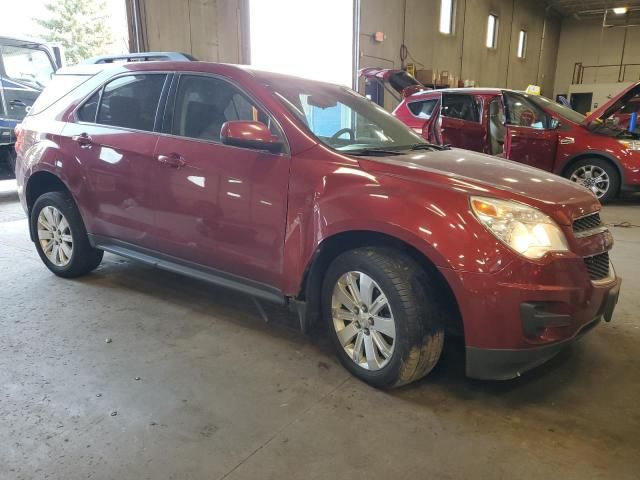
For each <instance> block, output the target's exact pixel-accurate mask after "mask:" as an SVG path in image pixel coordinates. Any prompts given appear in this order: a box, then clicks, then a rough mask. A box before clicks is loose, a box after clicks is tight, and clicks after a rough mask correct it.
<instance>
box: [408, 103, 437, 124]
mask: <svg viewBox="0 0 640 480" xmlns="http://www.w3.org/2000/svg"><path fill="white" fill-rule="evenodd" d="M437 103H438V100H437V99H435V98H434V99H430V100H421V101H418V102H411V103H408V104H407V107H408V108H409V110H410V111H411V113H413V114H414V115H415V116H416V117H418V118H424V119H429V118H431V114H432V113H433V109H434V108H435V106H436V105H437Z"/></svg>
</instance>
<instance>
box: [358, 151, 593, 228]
mask: <svg viewBox="0 0 640 480" xmlns="http://www.w3.org/2000/svg"><path fill="white" fill-rule="evenodd" d="M361 159H362V160H363V161H361V166H362V168H363V169H365V170H367V171H369V172H370V173H374V172H377V173H386V174H392V175H402V176H406V177H407V178H408V179H410V180H414V181H422V182H425V183H434V184H438V185H440V186H444V187H445V188H446V187H447V185H448V186H450V187H449V188H455V189H456V190H463V191H466V192H468V193H470V194H474V195H480V196H482V195H486V196H499V197H501V198H507V199H513V200H517V201H520V202H525V203H529V204H531V205H533V206H536V207H538V208H541V209H543V210H544V211H546V212H547V213H549V214H554V215H553V216H554V217H555V218H556V220H557V221H559V222H560V223H564V224H570V223H571V219H572V218H577V217H580V216H583V215H586V214H588V213H591V212H593V211H596V210H598V209H599V208H600V207H599V203H598V201H597V199H596V197H595V196H593V194H591V193H590V192H589V191H588V190H587V189H585V188H584V187H582V186H580V185H578V184H576V183H573V182H570V181H569V180H566V179H564V178H562V177H559V176H557V175H554V174H552V173H548V172H545V171H544V170H540V169H538V168H532V167H528V166H526V165H522V164H520V163H516V162H512V161H510V160H502V159H499V158H496V157H492V156H490V155H484V154H481V153H475V152H471V151H468V150H461V149H457V148H454V149H451V150H444V151H438V152H432V151H414V152H410V153H407V154H404V155H396V156H389V157H364V158H363V157H361ZM443 177H445V178H443ZM447 180H450V181H447Z"/></svg>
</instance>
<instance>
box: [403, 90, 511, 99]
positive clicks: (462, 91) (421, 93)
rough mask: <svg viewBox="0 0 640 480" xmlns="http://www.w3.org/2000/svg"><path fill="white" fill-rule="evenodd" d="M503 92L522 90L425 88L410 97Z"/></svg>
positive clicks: (495, 93) (497, 93) (496, 93)
mask: <svg viewBox="0 0 640 480" xmlns="http://www.w3.org/2000/svg"><path fill="white" fill-rule="evenodd" d="M502 92H520V93H522V92H521V91H520V90H511V89H509V88H489V87H466V88H443V89H438V90H423V91H421V92H416V93H414V94H413V95H411V96H410V97H409V98H410V99H416V98H421V97H423V96H425V97H428V96H430V95H434V94H436V93H465V94H467V95H499V94H500V93H502Z"/></svg>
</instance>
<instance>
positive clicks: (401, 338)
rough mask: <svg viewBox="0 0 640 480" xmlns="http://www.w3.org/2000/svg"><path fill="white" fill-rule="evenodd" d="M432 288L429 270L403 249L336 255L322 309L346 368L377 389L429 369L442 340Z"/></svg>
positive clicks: (326, 281) (419, 375)
mask: <svg viewBox="0 0 640 480" xmlns="http://www.w3.org/2000/svg"><path fill="white" fill-rule="evenodd" d="M431 287H433V285H431ZM433 292H434V289H433V288H430V279H429V278H428V277H427V275H426V274H425V272H424V271H423V270H422V269H421V268H420V267H419V266H418V265H416V263H415V262H414V261H413V260H412V259H411V258H409V257H407V256H406V255H404V254H403V253H401V252H399V251H396V250H392V249H387V248H360V249H355V250H351V251H348V252H345V253H343V254H341V255H340V256H339V257H337V258H336V259H335V260H334V261H333V263H332V264H331V265H330V267H329V269H328V271H327V274H326V276H325V279H324V283H323V290H322V308H323V316H324V317H325V319H326V321H327V322H328V323H329V331H330V335H331V338H332V340H333V343H334V344H335V348H336V350H337V353H338V357H339V359H340V361H341V362H342V364H343V365H344V366H345V367H346V368H347V370H349V371H350V372H351V373H352V374H353V375H355V376H356V377H358V378H360V379H361V380H363V381H365V382H367V383H369V384H370V385H372V386H375V387H379V388H391V387H398V386H401V385H405V384H407V383H410V382H413V381H415V380H418V379H420V378H422V377H423V376H424V375H426V374H427V373H429V371H431V369H432V368H433V367H434V366H435V364H436V363H437V361H438V359H439V358H440V353H441V352H442V347H443V342H444V330H443V328H442V315H441V312H440V309H439V306H438V302H437V299H436V298H435V297H434V293H433Z"/></svg>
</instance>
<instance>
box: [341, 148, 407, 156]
mask: <svg viewBox="0 0 640 480" xmlns="http://www.w3.org/2000/svg"><path fill="white" fill-rule="evenodd" d="M340 152H341V153H346V154H347V155H362V156H370V157H386V156H388V155H402V152H399V151H397V150H385V149H384V148H354V149H353V150H341V151H340Z"/></svg>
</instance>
